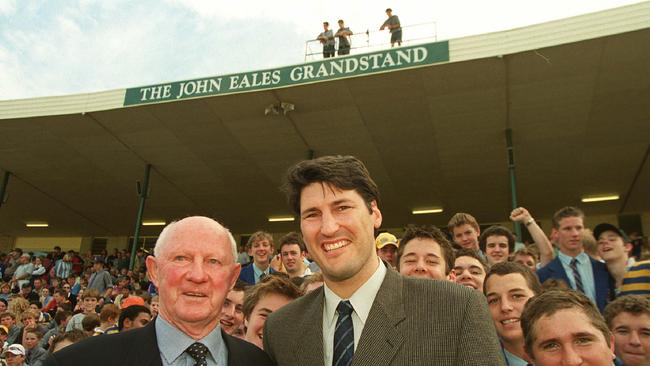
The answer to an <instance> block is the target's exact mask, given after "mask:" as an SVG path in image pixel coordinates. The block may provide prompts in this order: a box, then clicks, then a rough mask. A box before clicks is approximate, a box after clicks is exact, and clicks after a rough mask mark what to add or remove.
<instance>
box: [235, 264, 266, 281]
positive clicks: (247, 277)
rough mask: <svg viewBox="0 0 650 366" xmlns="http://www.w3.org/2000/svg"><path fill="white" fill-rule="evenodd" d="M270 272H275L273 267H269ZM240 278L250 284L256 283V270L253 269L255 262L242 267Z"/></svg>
mask: <svg viewBox="0 0 650 366" xmlns="http://www.w3.org/2000/svg"><path fill="white" fill-rule="evenodd" d="M269 273H270V274H273V273H275V271H274V270H273V268H270V267H269ZM239 279H240V280H242V281H244V282H246V283H247V284H249V285H254V284H255V271H254V270H253V263H250V264H248V265H247V266H245V267H243V268H242V269H241V272H239Z"/></svg>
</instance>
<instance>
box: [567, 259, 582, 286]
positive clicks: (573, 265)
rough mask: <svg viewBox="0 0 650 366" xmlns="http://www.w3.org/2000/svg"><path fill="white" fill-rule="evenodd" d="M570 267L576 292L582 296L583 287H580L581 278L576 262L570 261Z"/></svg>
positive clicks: (574, 260) (575, 260)
mask: <svg viewBox="0 0 650 366" xmlns="http://www.w3.org/2000/svg"><path fill="white" fill-rule="evenodd" d="M569 266H570V267H571V270H572V271H573V279H574V280H575V283H576V290H578V291H580V292H582V293H583V294H584V293H585V287H584V286H583V285H582V277H581V276H580V272H578V260H577V259H575V258H573V259H572V260H571V263H570V264H569Z"/></svg>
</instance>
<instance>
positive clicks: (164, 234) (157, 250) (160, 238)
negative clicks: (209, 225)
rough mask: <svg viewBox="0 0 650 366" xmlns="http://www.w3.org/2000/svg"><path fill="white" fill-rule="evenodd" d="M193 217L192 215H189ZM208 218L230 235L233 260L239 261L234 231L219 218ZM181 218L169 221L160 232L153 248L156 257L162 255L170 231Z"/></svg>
mask: <svg viewBox="0 0 650 366" xmlns="http://www.w3.org/2000/svg"><path fill="white" fill-rule="evenodd" d="M188 217H191V216H188ZM195 217H200V216H195ZM186 218H187V217H186ZM205 218H206V219H209V220H210V221H212V222H213V223H214V224H216V225H217V226H218V228H219V229H222V230H223V231H224V232H225V233H226V235H227V236H228V239H229V240H230V247H231V249H232V260H233V262H237V243H236V242H235V238H234V237H233V236H232V233H231V232H230V230H228V228H227V227H225V226H223V225H221V224H220V223H219V222H218V221H217V220H215V219H212V218H209V217H205ZM179 221H181V220H176V221H172V222H171V223H169V225H167V226H165V228H164V229H163V230H162V231H161V232H160V235H159V236H158V239H157V240H156V246H155V247H154V248H153V255H154V256H155V257H159V256H160V252H161V250H162V247H163V246H164V245H165V242H166V240H167V236H168V235H169V233H170V232H171V231H172V230H173V229H174V228H175V227H176V224H178V222H179ZM216 231H217V230H215V232H216Z"/></svg>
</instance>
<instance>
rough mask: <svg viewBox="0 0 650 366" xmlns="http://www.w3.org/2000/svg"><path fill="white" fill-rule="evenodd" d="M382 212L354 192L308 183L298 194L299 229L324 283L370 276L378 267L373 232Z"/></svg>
mask: <svg viewBox="0 0 650 366" xmlns="http://www.w3.org/2000/svg"><path fill="white" fill-rule="evenodd" d="M380 225H381V212H380V211H379V208H378V207H377V203H376V202H375V201H373V202H372V203H371V208H370V210H368V206H366V203H365V202H364V200H363V198H362V197H361V196H360V195H359V194H358V193H357V192H356V191H354V190H345V191H343V190H340V189H338V188H336V187H333V186H330V185H328V184H324V183H323V184H321V183H311V184H309V185H307V186H306V187H305V188H303V189H302V192H301V195H300V228H301V230H302V234H303V238H304V239H305V242H306V244H307V248H308V252H309V253H310V255H311V256H312V258H314V260H315V261H316V263H318V265H319V266H320V268H321V270H322V272H323V276H324V277H325V280H326V282H327V281H334V282H342V281H345V280H349V279H356V278H364V277H366V276H367V277H369V276H370V275H371V274H372V273H373V272H374V270H375V269H376V266H377V260H378V259H377V253H376V252H375V245H374V242H375V237H374V229H376V228H379V226H380Z"/></svg>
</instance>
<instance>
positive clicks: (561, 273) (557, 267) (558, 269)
mask: <svg viewBox="0 0 650 366" xmlns="http://www.w3.org/2000/svg"><path fill="white" fill-rule="evenodd" d="M550 269H551V271H552V272H555V273H556V274H557V276H551V277H555V278H557V277H559V278H560V279H561V280H562V281H564V282H566V284H567V286H569V287H571V281H569V276H568V275H567V273H566V271H565V270H564V266H563V265H562V262H561V261H560V258H555V259H554V260H553V261H552V262H551V266H550Z"/></svg>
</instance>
